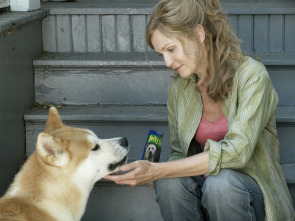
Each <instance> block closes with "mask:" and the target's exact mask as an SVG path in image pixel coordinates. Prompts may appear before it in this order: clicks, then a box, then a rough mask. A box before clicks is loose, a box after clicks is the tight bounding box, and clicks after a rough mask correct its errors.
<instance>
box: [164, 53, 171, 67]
mask: <svg viewBox="0 0 295 221" xmlns="http://www.w3.org/2000/svg"><path fill="white" fill-rule="evenodd" d="M164 61H165V65H166V67H167V68H170V67H171V65H172V63H173V59H172V57H171V56H169V55H164Z"/></svg>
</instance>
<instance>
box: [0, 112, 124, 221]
mask: <svg viewBox="0 0 295 221" xmlns="http://www.w3.org/2000/svg"><path fill="white" fill-rule="evenodd" d="M128 151H129V146H128V142H127V139H126V138H114V139H107V140H102V139H99V138H98V137H97V136H96V135H95V134H94V133H93V132H91V131H89V130H86V129H80V128H74V127H68V126H65V125H64V124H63V123H62V121H61V120H60V117H59V114H58V111H57V110H56V109H55V108H53V107H52V108H51V109H50V111H49V115H48V119H47V122H46V127H45V132H42V133H40V134H39V136H38V139H37V144H36V151H35V152H34V153H33V154H32V155H31V156H30V157H29V159H28V160H27V161H26V163H25V164H24V165H23V167H22V169H21V170H20V172H19V173H18V174H17V175H16V177H15V180H14V182H13V183H12V184H11V186H10V187H9V189H8V191H7V193H6V194H5V195H4V196H3V197H2V198H0V221H4V220H5V221H12V220H13V221H27V220H30V221H35V220H40V221H41V220H42V221H53V220H54V221H59V220H60V221H74V220H80V219H81V217H82V215H83V213H84V211H85V207H86V204H87V200H88V197H89V194H90V191H91V190H92V188H93V185H94V184H95V182H96V181H98V180H99V179H101V178H102V177H104V176H106V175H108V174H110V173H113V172H115V171H117V170H118V168H119V166H120V165H122V164H124V163H125V162H126V155H127V153H128Z"/></svg>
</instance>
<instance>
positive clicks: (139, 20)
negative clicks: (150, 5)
mask: <svg viewBox="0 0 295 221" xmlns="http://www.w3.org/2000/svg"><path fill="white" fill-rule="evenodd" d="M145 26H146V24H145V15H133V16H132V35H133V50H134V51H135V52H145V47H146V43H145Z"/></svg>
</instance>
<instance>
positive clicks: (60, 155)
mask: <svg viewBox="0 0 295 221" xmlns="http://www.w3.org/2000/svg"><path fill="white" fill-rule="evenodd" d="M36 150H37V151H36V153H37V156H38V159H40V160H41V162H42V163H44V164H45V165H46V166H47V167H49V168H55V169H58V170H61V171H63V173H64V174H71V175H72V177H73V179H79V182H83V180H84V181H85V182H88V183H89V181H91V183H92V184H93V183H94V182H96V181H97V180H99V179H100V178H102V177H104V176H106V175H108V174H110V173H113V172H115V171H117V170H118V168H119V166H120V165H122V164H124V163H125V162H126V160H127V159H126V155H127V153H128V151H129V145H128V142H127V139H126V138H113V139H99V138H98V137H97V136H96V135H95V134H94V133H93V132H92V131H90V130H87V129H81V128H75V127H69V126H66V125H64V124H63V123H62V121H61V119H60V117H59V114H58V111H57V109H56V108H54V107H52V108H50V111H49V115H48V118H47V122H46V127H45V132H42V133H40V134H39V136H38V139H37V145H36Z"/></svg>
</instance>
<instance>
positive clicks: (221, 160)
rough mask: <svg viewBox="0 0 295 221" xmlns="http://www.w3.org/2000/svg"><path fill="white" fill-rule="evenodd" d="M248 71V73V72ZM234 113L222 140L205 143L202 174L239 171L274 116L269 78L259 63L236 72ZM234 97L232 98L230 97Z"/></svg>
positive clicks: (273, 92)
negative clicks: (206, 162)
mask: <svg viewBox="0 0 295 221" xmlns="http://www.w3.org/2000/svg"><path fill="white" fill-rule="evenodd" d="M251 69H252V70H251ZM240 75H241V76H240V78H239V79H238V84H237V85H238V86H237V87H236V89H233V91H234V92H236V93H237V95H236V96H237V106H236V107H230V108H236V114H235V117H234V118H233V120H231V123H230V124H229V130H228V133H227V134H226V136H225V138H224V140H222V141H220V142H215V141H213V140H207V142H206V145H205V151H206V150H209V171H208V173H207V174H206V175H214V174H218V173H219V171H220V169H222V168H231V169H241V168H244V167H245V166H246V165H247V163H248V162H249V161H250V160H251V158H252V156H253V153H254V151H255V147H256V143H257V140H258V139H259V136H261V135H262V131H263V130H264V128H265V127H266V124H267V122H268V120H269V119H270V117H271V116H272V115H273V114H274V112H275V109H276V106H277V103H278V97H277V94H276V92H275V91H274V89H273V86H272V83H271V80H270V77H269V75H268V73H267V71H266V69H265V67H264V66H263V65H262V64H259V65H257V66H256V67H255V68H249V67H248V68H245V69H244V70H243V71H242V73H240ZM233 96H234V95H233Z"/></svg>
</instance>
